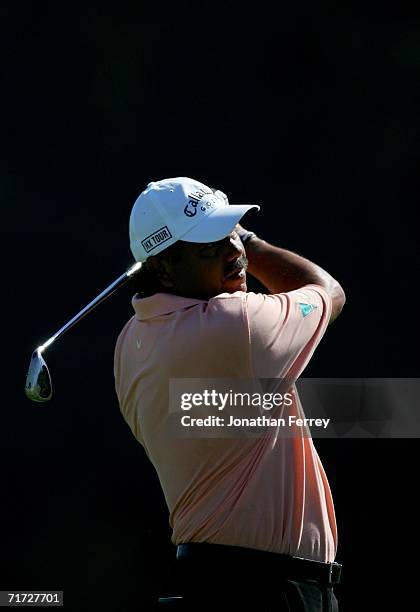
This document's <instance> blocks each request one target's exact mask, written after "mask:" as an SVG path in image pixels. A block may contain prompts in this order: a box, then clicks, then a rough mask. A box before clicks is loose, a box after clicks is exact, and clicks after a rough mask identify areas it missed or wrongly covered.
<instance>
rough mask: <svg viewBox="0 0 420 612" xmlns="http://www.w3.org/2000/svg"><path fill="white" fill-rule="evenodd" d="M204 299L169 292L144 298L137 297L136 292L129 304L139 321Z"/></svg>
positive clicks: (201, 301)
mask: <svg viewBox="0 0 420 612" xmlns="http://www.w3.org/2000/svg"><path fill="white" fill-rule="evenodd" d="M205 301H206V300H199V299H198V298H186V297H181V296H180V295H172V294H170V293H155V295H151V296H150V297H146V298H139V297H138V294H136V295H135V296H134V297H133V299H132V300H131V304H132V306H133V308H134V311H135V313H136V314H135V317H136V319H138V320H139V321H144V320H146V319H151V318H153V317H159V316H161V315H164V314H169V313H171V312H176V311H177V310H183V309H184V308H189V307H190V306H195V305H196V304H202V303H204V302H205Z"/></svg>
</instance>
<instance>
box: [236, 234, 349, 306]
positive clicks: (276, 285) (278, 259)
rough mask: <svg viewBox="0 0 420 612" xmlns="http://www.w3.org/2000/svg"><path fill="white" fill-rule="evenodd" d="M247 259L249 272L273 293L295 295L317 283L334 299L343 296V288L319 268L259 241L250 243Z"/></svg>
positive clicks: (254, 239) (250, 241)
mask: <svg viewBox="0 0 420 612" xmlns="http://www.w3.org/2000/svg"><path fill="white" fill-rule="evenodd" d="M246 256H247V259H248V262H249V264H248V272H249V273H250V274H252V276H255V278H256V279H258V280H259V281H260V282H261V283H262V284H263V285H264V286H265V287H266V288H267V289H268V290H269V291H270V292H271V293H282V292H286V291H293V290H294V289H299V288H300V287H303V286H304V285H308V284H312V283H314V284H316V285H321V286H322V287H324V288H325V289H326V290H327V292H328V293H329V294H330V295H331V297H334V296H335V295H338V294H340V293H341V294H343V295H344V292H343V290H342V288H341V286H340V284H339V283H338V282H337V281H336V280H335V279H334V278H333V277H332V276H331V275H330V274H328V272H326V271H325V270H323V269H322V268H321V267H320V266H318V265H316V264H314V263H313V262H311V261H309V260H308V259H305V258H304V257H301V256H300V255H297V254H296V253H293V252H292V251H288V250H286V249H282V248H280V247H276V246H273V245H271V244H269V243H268V242H265V241H264V240H261V239H260V238H258V237H253V238H251V239H250V240H248V241H247V243H246Z"/></svg>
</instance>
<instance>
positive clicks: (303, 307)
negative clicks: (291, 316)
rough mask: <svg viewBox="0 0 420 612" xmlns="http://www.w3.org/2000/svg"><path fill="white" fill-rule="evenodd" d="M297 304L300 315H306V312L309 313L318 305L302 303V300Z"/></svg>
mask: <svg viewBox="0 0 420 612" xmlns="http://www.w3.org/2000/svg"><path fill="white" fill-rule="evenodd" d="M299 306H300V312H301V313H302V317H307V316H308V314H311V312H313V311H314V310H315V308H318V306H313V305H312V304H303V303H302V302H299Z"/></svg>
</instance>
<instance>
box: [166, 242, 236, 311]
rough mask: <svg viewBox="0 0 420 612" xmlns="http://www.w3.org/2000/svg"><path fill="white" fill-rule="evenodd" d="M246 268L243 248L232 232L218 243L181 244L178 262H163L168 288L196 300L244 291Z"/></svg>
mask: <svg viewBox="0 0 420 612" xmlns="http://www.w3.org/2000/svg"><path fill="white" fill-rule="evenodd" d="M247 265H248V262H247V259H246V257H245V249H244V246H243V244H242V242H241V240H240V238H239V236H238V234H237V233H236V232H235V231H233V232H231V233H230V234H229V236H227V237H226V238H223V239H222V240H218V241H217V242H209V243H206V244H203V243H198V242H184V243H183V244H182V249H181V256H180V258H179V260H177V261H171V260H170V261H166V262H165V263H164V266H165V269H166V272H167V274H168V277H169V279H170V280H169V282H170V283H171V284H172V287H169V286H168V289H170V291H171V292H172V293H175V294H176V295H181V296H185V297H195V298H199V299H209V298H211V297H214V296H215V295H218V294H219V293H233V292H234V291H246V290H247V286H246V268H247Z"/></svg>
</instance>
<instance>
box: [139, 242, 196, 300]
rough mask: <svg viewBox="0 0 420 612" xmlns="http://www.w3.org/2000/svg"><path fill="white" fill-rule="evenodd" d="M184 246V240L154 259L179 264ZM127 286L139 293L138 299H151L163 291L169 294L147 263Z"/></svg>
mask: <svg viewBox="0 0 420 612" xmlns="http://www.w3.org/2000/svg"><path fill="white" fill-rule="evenodd" d="M184 244H185V242H184V241H183V240H178V241H177V242H175V243H174V244H171V246H169V247H168V248H167V249H165V250H164V251H162V252H161V253H158V254H157V255H155V256H154V257H156V258H161V259H166V260H170V261H174V262H178V261H180V260H181V257H182V247H183V245H184ZM127 284H128V287H129V288H130V289H131V290H132V291H135V292H136V293H138V297H140V298H145V297H150V296H151V295H154V294H155V293H159V292H161V291H162V292H165V293H168V292H169V290H168V288H167V287H164V286H163V285H162V284H161V282H160V280H159V278H158V276H157V274H156V272H155V270H153V269H152V268H151V267H150V266H148V265H147V261H146V262H145V263H144V264H143V265H142V267H141V268H140V270H139V271H138V272H137V273H136V274H133V276H132V277H131V279H130V280H129V281H128V283H127Z"/></svg>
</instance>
